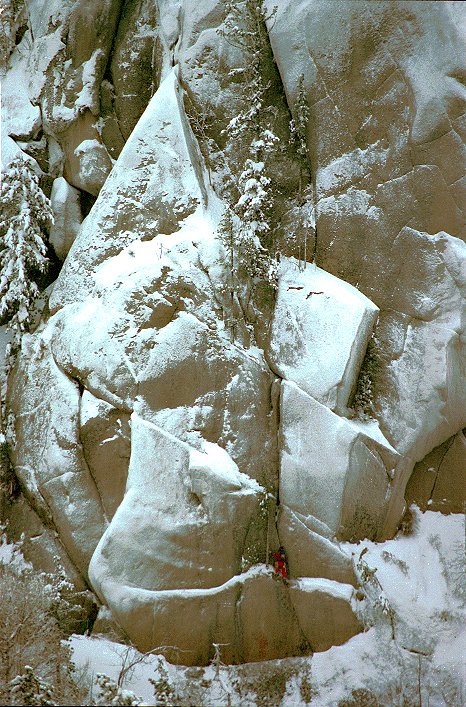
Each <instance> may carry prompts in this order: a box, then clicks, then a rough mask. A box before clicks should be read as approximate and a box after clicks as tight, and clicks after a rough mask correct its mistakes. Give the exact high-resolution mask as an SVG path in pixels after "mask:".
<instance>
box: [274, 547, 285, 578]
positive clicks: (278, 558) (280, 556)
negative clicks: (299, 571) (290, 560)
mask: <svg viewBox="0 0 466 707" xmlns="http://www.w3.org/2000/svg"><path fill="white" fill-rule="evenodd" d="M273 567H274V570H275V574H277V575H278V576H279V577H280V575H281V577H282V578H283V579H284V580H285V583H287V582H288V572H287V561H286V555H285V548H284V547H283V545H280V547H279V548H278V550H277V552H274V553H273Z"/></svg>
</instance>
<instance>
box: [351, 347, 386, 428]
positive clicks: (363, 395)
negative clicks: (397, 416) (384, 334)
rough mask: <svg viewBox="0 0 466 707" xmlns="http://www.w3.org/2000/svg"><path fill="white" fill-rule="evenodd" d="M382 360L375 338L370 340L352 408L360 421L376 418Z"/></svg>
mask: <svg viewBox="0 0 466 707" xmlns="http://www.w3.org/2000/svg"><path fill="white" fill-rule="evenodd" d="M380 366H381V359H380V354H379V351H378V348H377V342H376V340H375V338H374V337H372V338H371V339H370V340H369V343H368V345H367V350H366V355H365V356H364V360H363V362H362V366H361V370H360V372H359V377H358V382H357V385H356V392H355V394H354V397H353V401H352V404H351V407H352V408H353V410H354V412H355V414H356V416H357V417H358V418H359V419H360V420H369V419H371V418H372V417H374V411H373V403H374V392H375V378H376V375H377V373H378V372H379V370H380Z"/></svg>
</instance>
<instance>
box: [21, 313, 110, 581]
mask: <svg viewBox="0 0 466 707" xmlns="http://www.w3.org/2000/svg"><path fill="white" fill-rule="evenodd" d="M52 327H53V325H52ZM50 335H51V328H46V329H44V331H43V332H42V333H41V334H39V335H36V336H35V337H32V336H29V335H25V336H24V337H23V344H22V351H21V356H20V359H19V361H18V363H17V365H16V366H15V369H14V371H13V374H12V377H11V379H10V385H9V395H8V405H9V409H10V410H11V412H12V413H13V414H14V415H15V444H14V445H13V446H12V462H13V465H14V468H15V471H16V474H17V475H18V478H19V479H20V481H21V484H22V485H24V488H25V489H26V495H27V498H28V500H29V501H30V502H31V503H32V505H33V507H34V508H35V509H36V510H37V511H38V513H39V515H40V516H41V517H42V518H44V520H45V521H46V522H47V523H48V524H50V523H52V524H53V526H54V527H56V528H57V530H58V532H59V536H60V540H61V541H62V543H63V545H64V546H65V548H66V551H67V553H68V556H69V557H70V559H71V560H72V562H73V563H74V565H75V567H76V568H77V570H78V571H79V572H80V574H81V576H82V577H83V578H86V577H87V568H88V565H89V560H90V558H91V556H92V553H93V552H94V550H95V547H96V545H97V543H98V541H99V539H100V538H101V537H102V534H103V532H104V530H105V527H106V525H107V523H106V518H105V514H104V511H103V508H102V502H101V498H100V495H99V492H98V490H97V488H96V485H95V482H94V480H93V478H92V476H91V474H90V473H89V469H88V467H87V464H86V461H85V459H84V456H83V452H82V447H81V443H80V439H79V405H80V393H79V387H78V384H77V383H76V382H75V381H74V380H72V379H71V378H69V377H68V376H66V375H65V374H64V373H63V371H62V369H60V368H59V367H58V366H57V364H56V363H55V361H54V359H53V357H52V355H51V354H50V349H49V343H50Z"/></svg>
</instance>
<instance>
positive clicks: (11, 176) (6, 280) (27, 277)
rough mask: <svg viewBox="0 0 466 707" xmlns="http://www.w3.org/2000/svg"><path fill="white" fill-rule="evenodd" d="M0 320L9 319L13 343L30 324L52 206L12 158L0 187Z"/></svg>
mask: <svg viewBox="0 0 466 707" xmlns="http://www.w3.org/2000/svg"><path fill="white" fill-rule="evenodd" d="M0 208H1V214H0V323H5V322H9V324H10V327H11V328H12V329H13V331H14V332H15V335H16V343H19V340H20V338H21V336H22V334H23V333H24V332H25V331H28V329H29V327H30V325H31V314H32V305H33V302H34V300H35V299H36V298H37V297H38V295H39V288H38V286H37V283H36V280H37V278H38V277H39V275H40V274H41V273H43V272H44V270H45V268H46V266H47V263H48V260H47V257H46V254H47V246H46V243H45V240H46V238H47V234H48V229H49V228H50V226H51V224H52V222H53V214H52V206H51V203H50V200H49V199H48V198H47V197H46V196H45V194H44V192H43V191H42V189H41V188H40V186H39V180H38V178H37V176H36V175H35V174H34V172H33V171H32V169H31V167H30V166H29V164H28V163H27V162H25V161H24V160H22V159H20V158H17V159H15V160H14V161H13V162H12V163H11V165H10V167H9V168H8V170H7V171H6V172H5V174H4V175H3V181H2V186H1V190H0Z"/></svg>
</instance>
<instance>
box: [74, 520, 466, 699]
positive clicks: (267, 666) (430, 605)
mask: <svg viewBox="0 0 466 707" xmlns="http://www.w3.org/2000/svg"><path fill="white" fill-rule="evenodd" d="M416 516H417V523H416V524H415V530H414V532H413V534H412V535H410V536H404V535H401V534H399V535H398V536H397V537H396V538H395V539H393V540H388V541H386V542H384V543H379V544H376V543H373V542H371V541H368V540H366V541H363V542H361V543H359V544H358V545H350V544H347V545H346V549H347V550H349V551H350V552H353V553H354V555H355V561H357V560H358V558H359V556H360V553H361V552H362V551H363V550H364V549H365V548H367V551H366V552H365V553H364V556H363V559H364V560H365V561H366V563H367V565H368V566H369V568H371V569H375V568H376V577H377V578H378V581H379V582H380V585H381V587H382V589H381V590H380V591H381V592H383V594H384V595H385V596H386V597H387V599H388V601H389V604H390V605H391V606H392V607H393V608H394V610H395V614H396V616H395V641H393V640H392V630H391V626H390V622H389V621H388V620H385V621H384V620H383V619H381V620H380V621H379V622H378V623H377V624H376V625H375V626H373V627H372V628H369V629H368V630H367V631H366V632H364V633H361V634H359V635H357V636H354V637H353V638H352V639H351V640H350V641H348V642H347V643H345V644H344V645H342V646H334V647H333V648H330V649H329V650H328V651H325V652H323V653H316V654H315V655H314V656H312V657H309V658H287V659H284V660H275V661H269V662H267V663H255V664H253V663H251V664H248V665H244V666H219V668H218V669H217V668H216V667H215V665H210V666H208V667H207V668H183V667H182V666H174V665H171V664H169V663H167V662H166V661H165V660H164V659H163V658H160V657H159V656H156V655H150V656H144V657H143V656H141V655H140V654H138V653H137V652H136V651H134V650H133V649H131V648H128V647H126V646H123V645H121V644H117V643H113V642H112V641H109V640H107V639H106V638H104V637H100V636H95V637H92V638H86V637H84V636H72V637H71V646H72V649H73V655H74V661H75V663H76V665H77V667H78V669H81V668H83V667H84V666H86V665H88V666H89V675H90V676H91V677H94V678H95V675H96V674H97V673H105V674H106V675H108V676H109V677H111V678H112V679H114V680H117V679H118V674H119V672H120V670H121V667H122V665H123V663H125V662H126V665H127V664H128V659H130V660H131V659H132V658H133V659H136V661H137V660H140V662H138V663H137V664H135V665H134V669H133V670H130V671H129V672H128V674H127V676H126V680H125V681H124V683H123V687H124V688H126V689H129V690H131V691H132V692H134V693H135V694H136V695H137V696H138V697H140V698H141V699H142V702H141V704H144V705H155V704H167V705H170V704H173V705H187V704H191V705H193V704H196V705H200V706H201V705H203V706H205V707H217V706H218V707H220V706H222V705H228V704H231V706H232V707H235V706H236V705H238V706H240V705H241V707H249V705H251V706H252V705H264V706H265V705H267V707H268V706H269V705H281V707H300V706H301V705H305V704H311V705H312V707H339V703H341V701H342V700H348V699H349V698H351V696H352V694H353V696H354V695H356V696H357V695H358V694H359V695H363V696H364V693H363V692H362V691H364V690H365V691H369V693H368V694H372V696H373V698H377V700H378V702H377V703H376V702H372V703H371V702H369V701H368V702H367V704H371V705H372V704H373V705H375V704H377V705H378V706H379V705H380V707H385V705H386V706H387V707H407V705H409V707H418V705H419V704H420V701H419V689H420V691H421V704H422V705H427V704H428V705H429V707H464V705H465V704H466V616H465V604H466V576H465V568H466V557H465V518H464V517H463V516H462V515H459V514H458V515H453V514H452V515H449V516H443V515H441V514H440V513H433V512H426V513H424V514H420V513H418V512H417V513H416ZM364 604H365V602H361V606H362V607H363V606H364ZM363 613H364V611H363ZM149 679H153V680H155V682H156V685H158V687H154V685H153V684H151V683H150V682H149ZM164 680H165V681H166V682H164ZM167 684H168V685H169V687H170V689H171V690H172V691H171V692H170V690H168V692H166V691H165V692H164V689H165V688H164V685H165V686H166V685H167ZM354 691H356V692H354ZM357 691H359V693H358V692H357ZM155 695H157V698H156V697H155ZM367 699H368V698H367ZM361 700H362V698H361ZM350 704H351V703H350ZM357 704H358V703H357V702H354V703H353V705H351V707H356V705H357ZM360 704H361V705H364V704H365V703H364V702H363V701H360Z"/></svg>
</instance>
